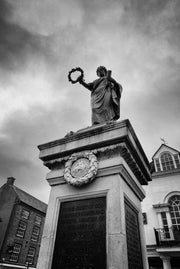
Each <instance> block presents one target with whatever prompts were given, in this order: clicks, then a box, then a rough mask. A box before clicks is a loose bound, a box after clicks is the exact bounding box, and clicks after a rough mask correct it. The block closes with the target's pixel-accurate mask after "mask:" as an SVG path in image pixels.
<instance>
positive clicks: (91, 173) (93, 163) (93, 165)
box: [64, 152, 98, 187]
mask: <svg viewBox="0 0 180 269" xmlns="http://www.w3.org/2000/svg"><path fill="white" fill-rule="evenodd" d="M79 158H86V159H88V160H89V165H90V167H89V170H88V171H87V173H86V174H85V175H84V176H82V177H78V178H74V177H73V176H72V174H71V168H72V165H73V163H74V162H76V161H77V160H78V159H79ZM97 170H98V164H97V158H96V156H95V155H94V154H93V153H91V152H84V153H81V154H77V153H74V154H72V155H71V157H70V158H69V160H68V161H67V162H66V164H65V171H64V179H65V181H66V182H67V183H68V184H71V185H73V186H77V187H80V186H82V185H84V184H87V183H89V182H91V181H92V180H93V179H94V178H95V176H96V174H97Z"/></svg>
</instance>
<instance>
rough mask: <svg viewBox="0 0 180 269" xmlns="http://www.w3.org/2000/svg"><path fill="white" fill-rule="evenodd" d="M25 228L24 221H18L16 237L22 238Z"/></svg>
mask: <svg viewBox="0 0 180 269" xmlns="http://www.w3.org/2000/svg"><path fill="white" fill-rule="evenodd" d="M26 227H27V224H26V223H25V222H24V221H21V220H20V222H19V226H18V230H17V233H16V236H19V237H24V234H25V231H26Z"/></svg>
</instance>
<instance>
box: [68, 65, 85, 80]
mask: <svg viewBox="0 0 180 269" xmlns="http://www.w3.org/2000/svg"><path fill="white" fill-rule="evenodd" d="M76 71H78V72H80V73H81V75H80V76H78V77H77V79H76V80H73V79H72V77H71V74H72V73H74V72H76ZM80 77H81V78H82V79H83V77H84V71H83V70H82V69H81V68H80V67H76V68H73V69H72V70H71V71H70V72H69V74H68V79H69V81H70V82H71V83H73V84H75V83H77V82H78V81H79V78H80Z"/></svg>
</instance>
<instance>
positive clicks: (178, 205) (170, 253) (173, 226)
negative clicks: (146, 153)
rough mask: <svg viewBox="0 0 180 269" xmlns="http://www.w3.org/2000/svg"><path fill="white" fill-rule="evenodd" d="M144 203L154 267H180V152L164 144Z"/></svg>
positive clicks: (177, 268)
mask: <svg viewBox="0 0 180 269" xmlns="http://www.w3.org/2000/svg"><path fill="white" fill-rule="evenodd" d="M151 165H152V181H151V182H149V184H148V186H145V191H146V198H145V199H144V201H143V203H142V209H143V212H144V213H143V215H144V228H145V234H146V245H147V254H148V260H149V268H150V269H160V268H163V269H171V268H172V269H179V268H180V154H179V151H177V150H176V149H173V148H171V147H169V146H167V145H165V144H162V145H161V146H160V148H159V149H158V150H157V151H156V153H155V154H154V156H153V157H152V163H151Z"/></svg>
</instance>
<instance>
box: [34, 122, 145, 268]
mask: <svg viewBox="0 0 180 269" xmlns="http://www.w3.org/2000/svg"><path fill="white" fill-rule="evenodd" d="M39 149H40V159H41V160H42V161H43V162H44V165H46V166H47V167H48V168H49V169H50V172H49V173H48V174H47V180H48V182H49V184H50V186H51V192H50V198H49V204H48V210H47V215H46V221H45V226H44V232H43V237H42V243H41V248H40V255H39V260H38V265H37V268H38V269H50V268H52V269H55V268H63V269H66V268H67V269H70V268H73V269H75V268H79V269H84V268H85V269H90V268H91V269H96V268H97V269H103V268H104V269H106V268H108V269H110V268H111V269H146V268H148V267H147V260H146V250H145V249H146V247H145V241H144V230H143V224H142V212H141V201H142V200H143V198H144V197H145V194H144V191H143V188H142V186H141V185H144V184H147V183H148V181H149V180H150V172H149V163H148V160H147V158H146V156H145V154H144V151H143V149H142V147H141V145H140V143H139V141H138V139H137V137H136V135H135V133H134V131H133V128H132V126H131V124H130V122H129V121H128V120H124V121H121V122H114V123H110V124H103V125H98V126H95V127H94V126H93V127H89V128H86V129H83V130H80V131H78V132H76V133H74V134H71V135H69V136H67V137H65V138H63V139H60V140H56V141H53V142H50V143H46V144H43V145H40V146H39ZM72 156H75V158H74V157H73V158H74V159H73V158H72ZM84 156H85V157H84ZM87 156H90V157H87ZM93 156H94V157H93ZM91 157H92V158H95V159H93V161H92V158H91ZM84 160H85V162H84ZM96 160H97V161H96ZM86 161H87V165H86ZM83 162H84V163H83ZM88 162H90V166H89V167H88ZM96 166H97V167H96ZM65 168H66V169H65ZM96 168H97V169H96ZM96 170H97V171H96ZM64 171H66V172H67V173H66V180H65V178H64ZM89 171H90V172H89ZM91 172H92V173H91ZM96 172H97V173H96ZM93 173H94V174H93ZM91 176H95V178H94V179H93V180H92V181H91V182H89V183H87V182H88V181H90V180H91V179H90V178H91ZM79 177H80V179H83V180H85V181H86V183H87V184H84V185H82V184H81V183H80V184H79V185H78V184H76V180H77V181H78V180H79ZM68 179H70V181H69V182H70V184H68V183H67V181H68ZM72 179H73V180H74V181H73V182H75V185H71V184H73V182H72ZM87 179H88V180H87ZM89 179H90V180H89ZM83 180H82V181H83ZM80 182H81V180H80ZM80 185H81V186H80Z"/></svg>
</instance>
